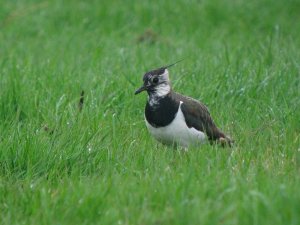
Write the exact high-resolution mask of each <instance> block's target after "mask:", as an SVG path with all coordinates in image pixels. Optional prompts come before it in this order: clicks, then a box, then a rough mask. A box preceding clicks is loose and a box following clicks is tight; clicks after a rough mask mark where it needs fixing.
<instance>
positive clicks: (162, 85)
mask: <svg viewBox="0 0 300 225" xmlns="http://www.w3.org/2000/svg"><path fill="white" fill-rule="evenodd" d="M158 77H159V83H158V84H157V85H156V86H155V92H154V93H152V94H151V95H150V96H149V97H148V102H149V104H150V105H151V106H155V105H156V104H157V103H158V100H159V98H162V97H164V96H166V95H167V94H169V93H170V91H171V85H170V80H169V71H168V70H167V69H165V72H164V73H163V74H161V75H159V76H158Z"/></svg>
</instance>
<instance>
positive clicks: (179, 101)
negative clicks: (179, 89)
mask: <svg viewBox="0 0 300 225" xmlns="http://www.w3.org/2000/svg"><path fill="white" fill-rule="evenodd" d="M143 90H147V92H148V101H147V104H146V107H145V121H146V126H147V128H148V130H149V131H150V133H151V134H152V136H153V137H154V138H155V139H156V140H158V141H160V142H161V143H163V144H167V145H180V146H182V147H189V146H191V145H199V144H202V143H204V142H206V141H207V140H208V141H209V142H214V141H219V142H221V143H222V144H226V143H227V144H229V145H230V144H231V139H230V138H229V137H227V136H226V135H225V134H224V133H223V132H221V131H220V130H219V129H218V128H217V126H216V125H215V123H214V122H213V120H212V118H211V116H210V114H209V111H208V109H207V108H206V106H205V105H203V104H202V103H200V102H199V101H197V100H195V99H192V98H190V97H186V96H183V95H181V94H178V93H176V92H174V91H173V90H172V88H171V85H170V81H169V73H168V70H167V67H162V68H159V69H156V70H153V71H150V72H148V73H146V74H145V75H144V86H142V87H141V88H140V89H139V90H137V91H136V94H138V93H139V92H141V91H143Z"/></svg>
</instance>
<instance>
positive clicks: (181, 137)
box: [145, 102, 206, 147]
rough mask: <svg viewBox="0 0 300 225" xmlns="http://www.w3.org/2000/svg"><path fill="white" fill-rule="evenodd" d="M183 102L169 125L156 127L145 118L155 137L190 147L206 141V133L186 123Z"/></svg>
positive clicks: (168, 142) (165, 142) (161, 140)
mask: <svg viewBox="0 0 300 225" xmlns="http://www.w3.org/2000/svg"><path fill="white" fill-rule="evenodd" d="M181 104H183V102H180V105H179V108H178V112H177V114H176V116H175V118H174V120H173V121H172V122H171V123H170V124H169V125H168V126H165V127H159V128H156V127H153V126H152V125H151V124H149V123H148V121H147V120H146V119H145V121H146V125H147V128H148V130H149V131H150V133H151V134H152V135H153V136H154V138H155V139H157V140H158V141H160V142H162V143H164V144H168V145H172V144H179V145H181V146H183V147H188V146H190V145H198V144H201V143H203V142H205V140H206V135H205V134H204V133H203V132H201V131H198V130H196V129H195V128H189V127H188V126H187V125H186V123H185V119H184V115H183V113H182V111H181Z"/></svg>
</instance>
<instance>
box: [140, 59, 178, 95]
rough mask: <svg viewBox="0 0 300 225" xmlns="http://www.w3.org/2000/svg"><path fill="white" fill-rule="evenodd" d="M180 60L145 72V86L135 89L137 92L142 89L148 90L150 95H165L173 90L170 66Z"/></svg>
mask: <svg viewBox="0 0 300 225" xmlns="http://www.w3.org/2000/svg"><path fill="white" fill-rule="evenodd" d="M181 61H182V60H179V61H177V62H175V63H172V64H170V65H168V66H163V67H160V68H158V69H155V70H151V71H149V72H147V73H145V75H144V77H143V82H144V84H143V86H142V87H140V88H139V89H137V90H136V91H135V94H136V95H137V94H139V93H141V92H142V91H147V92H148V95H149V96H152V95H155V96H159V97H161V96H165V95H167V94H168V93H169V92H170V91H171V83H170V79H169V71H168V68H169V67H171V66H173V65H175V64H177V63H178V62H181Z"/></svg>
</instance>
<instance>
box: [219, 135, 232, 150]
mask: <svg viewBox="0 0 300 225" xmlns="http://www.w3.org/2000/svg"><path fill="white" fill-rule="evenodd" d="M217 142H218V143H219V144H220V145H221V146H222V147H226V146H228V147H232V146H233V144H234V140H233V139H232V138H230V137H228V136H224V137H220V138H219V139H218V140H217Z"/></svg>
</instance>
